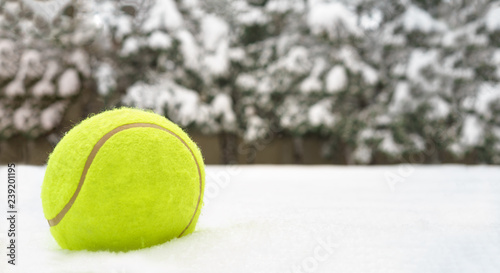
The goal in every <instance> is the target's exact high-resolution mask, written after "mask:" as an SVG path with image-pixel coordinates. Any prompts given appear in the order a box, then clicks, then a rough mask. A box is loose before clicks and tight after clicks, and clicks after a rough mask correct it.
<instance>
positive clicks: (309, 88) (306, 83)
mask: <svg viewBox="0 0 500 273" xmlns="http://www.w3.org/2000/svg"><path fill="white" fill-rule="evenodd" d="M321 88H322V83H321V81H320V80H319V78H317V77H314V76H309V77H307V78H305V79H304V80H303V81H302V83H301V84H300V91H302V92H303V93H305V94H307V93H312V92H318V91H321Z"/></svg>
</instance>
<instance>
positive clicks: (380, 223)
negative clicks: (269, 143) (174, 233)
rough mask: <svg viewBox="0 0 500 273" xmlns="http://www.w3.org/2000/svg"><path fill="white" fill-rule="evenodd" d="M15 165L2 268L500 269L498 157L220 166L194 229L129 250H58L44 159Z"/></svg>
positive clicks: (211, 172) (0, 171) (0, 235)
mask: <svg viewBox="0 0 500 273" xmlns="http://www.w3.org/2000/svg"><path fill="white" fill-rule="evenodd" d="M17 171H18V174H19V181H18V185H19V186H20V188H19V196H18V198H19V215H18V216H19V223H18V228H19V234H18V236H19V244H18V246H17V248H18V249H17V251H18V257H17V258H18V259H17V262H18V264H17V265H16V266H10V265H8V264H7V261H6V255H5V253H6V246H5V243H6V238H7V236H6V232H5V226H6V219H5V218H4V217H2V220H1V227H2V230H1V232H0V242H1V244H0V247H1V251H0V252H1V253H2V254H1V255H0V257H1V258H0V262H1V263H0V272H30V273H31V272H37V273H43V272H64V273H68V272H82V273H83V272H85V273H90V272H124V273H125V272H217V273H222V272H338V273H342V272H383V273H390V272H395V273H396V272H397V273H404V272H419V273H424V272H425V273H433V272H436V273H446V272H449V273H460V272H468V273H469V272H482V273H486V272H491V273H498V272H500V168H499V167H485V166H478V167H466V166H456V165H453V166H413V167H402V166H391V167H333V166H328V167H327V166H320V167H305V166H301V167H298V166H284V167H277V166H245V167H243V166H237V167H225V166H210V167H208V168H207V188H206V193H205V194H206V200H205V202H206V205H205V207H204V208H203V211H202V215H201V217H200V220H199V222H198V226H197V229H196V232H194V233H193V234H191V235H189V236H185V237H183V238H180V239H175V240H173V241H170V242H167V243H165V244H163V245H159V246H155V247H152V248H149V249H143V250H138V251H132V252H127V253H110V252H86V251H78V252H73V251H67V250H62V249H60V248H59V246H58V245H57V244H56V242H55V241H54V240H53V238H52V237H51V235H50V232H49V227H48V225H47V222H46V221H45V219H44V217H43V214H42V209H41V201H40V197H39V196H40V186H41V183H42V180H43V175H44V168H43V167H28V166H20V167H18V170H17ZM6 176H7V175H6V169H5V168H0V177H1V181H2V185H3V186H2V187H0V194H1V198H0V200H2V205H1V207H2V208H3V210H4V212H2V215H5V210H6V209H4V208H5V207H6V205H5V201H4V200H5V198H6V186H5V185H6V184H5V183H4V181H5V180H6V179H5V178H6Z"/></svg>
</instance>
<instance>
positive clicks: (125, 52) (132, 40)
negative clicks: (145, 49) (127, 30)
mask: <svg viewBox="0 0 500 273" xmlns="http://www.w3.org/2000/svg"><path fill="white" fill-rule="evenodd" d="M142 44H143V43H142V40H140V39H139V38H137V37H133V36H132V37H128V38H127V39H125V41H124V42H123V46H122V49H121V52H120V55H122V56H130V55H133V54H136V53H137V52H138V51H139V49H140V47H141V46H142Z"/></svg>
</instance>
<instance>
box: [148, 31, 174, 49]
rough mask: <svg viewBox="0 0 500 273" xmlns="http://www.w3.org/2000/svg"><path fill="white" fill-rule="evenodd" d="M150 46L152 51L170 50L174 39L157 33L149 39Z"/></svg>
mask: <svg viewBox="0 0 500 273" xmlns="http://www.w3.org/2000/svg"><path fill="white" fill-rule="evenodd" d="M148 45H149V47H150V48H152V49H168V48H170V47H171V46H172V38H171V37H170V36H169V35H168V34H167V33H165V32H163V31H159V30H158V31H155V32H153V33H152V34H151V35H150V36H149V38H148Z"/></svg>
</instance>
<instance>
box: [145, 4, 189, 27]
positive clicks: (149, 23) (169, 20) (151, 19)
mask: <svg viewBox="0 0 500 273" xmlns="http://www.w3.org/2000/svg"><path fill="white" fill-rule="evenodd" d="M183 24H184V20H183V19H182V15H181V13H180V12H179V10H178V9H177V5H176V4H175V2H174V0H161V1H154V6H153V7H152V8H151V13H150V14H149V15H148V18H147V19H146V21H145V22H144V24H143V25H142V30H143V31H145V32H152V31H154V30H161V29H167V30H170V31H175V30H178V29H180V28H181V27H182V26H183Z"/></svg>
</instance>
